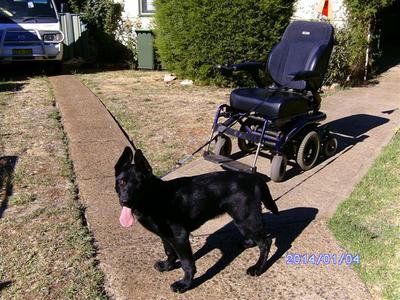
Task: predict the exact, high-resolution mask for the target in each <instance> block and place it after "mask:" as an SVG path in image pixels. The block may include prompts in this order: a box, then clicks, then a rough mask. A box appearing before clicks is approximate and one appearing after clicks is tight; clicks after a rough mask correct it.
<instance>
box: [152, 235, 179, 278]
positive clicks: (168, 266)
mask: <svg viewBox="0 0 400 300" xmlns="http://www.w3.org/2000/svg"><path fill="white" fill-rule="evenodd" d="M162 243H163V245H164V251H165V254H166V255H167V260H159V261H157V262H156V263H155V264H154V268H155V269H156V270H158V271H160V272H165V271H171V270H174V269H176V268H177V267H178V264H177V262H176V260H177V259H178V255H177V254H176V252H175V250H174V248H173V247H172V246H171V245H170V244H169V242H167V241H166V240H162Z"/></svg>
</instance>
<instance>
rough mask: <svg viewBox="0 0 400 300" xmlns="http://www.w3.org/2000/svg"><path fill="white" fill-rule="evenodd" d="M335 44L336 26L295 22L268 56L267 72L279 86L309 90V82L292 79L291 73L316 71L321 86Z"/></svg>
mask: <svg viewBox="0 0 400 300" xmlns="http://www.w3.org/2000/svg"><path fill="white" fill-rule="evenodd" d="M332 47H333V27H332V25H330V24H328V23H323V22H309V21H293V22H292V23H291V24H289V26H288V27H287V28H286V30H285V33H284V34H283V37H282V39H281V41H280V42H279V43H278V44H277V45H276V46H275V47H274V48H273V49H272V51H271V53H270V54H269V57H268V64H267V67H268V72H269V74H270V75H271V77H272V79H273V80H274V82H275V83H276V84H277V85H278V86H285V87H288V88H292V89H296V90H309V87H308V86H307V84H306V82H305V81H303V80H300V81H291V79H290V78H289V77H290V76H289V75H290V74H293V73H296V72H300V71H317V72H318V73H320V74H321V79H320V80H319V86H318V88H319V87H321V85H322V80H323V77H324V75H325V73H326V69H327V67H328V62H329V58H330V55H331V52H332Z"/></svg>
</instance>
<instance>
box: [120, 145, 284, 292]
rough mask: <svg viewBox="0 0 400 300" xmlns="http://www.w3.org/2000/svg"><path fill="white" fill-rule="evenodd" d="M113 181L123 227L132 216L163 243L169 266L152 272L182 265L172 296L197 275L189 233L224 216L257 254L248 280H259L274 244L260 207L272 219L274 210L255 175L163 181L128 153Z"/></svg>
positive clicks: (141, 158) (217, 174) (138, 155)
mask: <svg viewBox="0 0 400 300" xmlns="http://www.w3.org/2000/svg"><path fill="white" fill-rule="evenodd" d="M132 160H133V161H134V164H132ZM115 179H116V182H115V189H116V191H117V193H118V196H119V201H120V204H121V206H122V213H121V217H120V222H121V225H122V226H124V227H129V226H131V225H132V224H133V222H134V216H135V217H136V218H137V219H138V221H139V222H140V223H141V224H142V225H143V226H144V227H145V228H147V229H148V230H150V231H152V232H153V233H155V234H157V235H158V236H159V237H160V238H161V240H162V242H163V245H164V249H165V253H166V255H167V260H165V261H158V262H157V263H156V264H155V265H154V267H155V268H156V269H157V270H158V271H160V272H163V271H169V270H172V269H174V268H175V267H176V265H177V259H179V260H180V262H181V266H182V269H183V270H184V272H185V275H184V277H183V279H182V280H179V281H177V282H175V283H173V284H172V285H171V289H172V290H173V291H174V292H178V293H183V292H185V291H187V290H188V289H189V288H190V287H191V285H192V280H193V277H194V274H195V273H196V266H195V262H194V259H193V254H192V249H191V246H190V242H189V234H190V232H191V231H193V230H195V229H197V228H199V227H200V226H201V225H202V224H204V223H205V222H206V221H208V220H210V219H212V218H214V217H216V216H218V215H221V214H223V213H225V212H226V213H228V214H229V215H230V216H231V217H232V218H233V220H234V222H235V224H236V226H237V227H238V229H239V231H240V232H241V233H242V234H243V236H244V237H245V243H244V245H245V247H246V248H247V247H251V246H254V245H255V244H256V245H257V246H258V247H259V248H260V257H259V259H258V261H257V263H256V264H255V265H254V266H251V267H250V268H248V269H247V274H249V275H251V276H259V275H261V274H262V273H263V272H264V271H265V268H266V263H267V258H268V253H269V250H270V247H271V244H272V240H271V239H270V238H269V237H267V235H266V234H265V233H264V230H263V222H262V215H261V202H262V203H264V205H265V206H266V207H267V208H268V209H269V210H271V211H272V212H273V213H275V214H277V213H278V208H277V206H276V204H275V202H274V201H273V199H272V197H271V194H270V192H269V189H268V187H267V185H266V184H265V182H263V180H262V179H261V178H259V177H258V176H257V175H251V174H247V173H238V172H215V173H210V174H205V175H200V176H194V177H183V178H178V179H174V180H170V181H163V180H161V179H159V178H157V177H156V176H154V175H153V174H152V169H151V167H150V165H149V163H148V162H147V160H146V158H145V157H144V156H143V154H142V152H141V151H140V150H136V152H135V154H133V152H132V150H131V148H129V147H126V148H125V150H124V152H123V153H122V155H121V157H120V158H119V160H118V162H117V164H116V165H115Z"/></svg>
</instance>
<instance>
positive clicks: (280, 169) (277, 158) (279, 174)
mask: <svg viewBox="0 0 400 300" xmlns="http://www.w3.org/2000/svg"><path fill="white" fill-rule="evenodd" d="M286 166H287V158H286V155H274V156H273V157H272V163H271V176H270V178H271V180H272V181H275V182H281V181H282V180H283V178H284V177H285V174H286Z"/></svg>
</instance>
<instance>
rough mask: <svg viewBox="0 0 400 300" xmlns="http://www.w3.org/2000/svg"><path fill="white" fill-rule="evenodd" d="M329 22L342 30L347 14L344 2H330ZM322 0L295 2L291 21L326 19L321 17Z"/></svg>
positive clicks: (340, 0)
mask: <svg viewBox="0 0 400 300" xmlns="http://www.w3.org/2000/svg"><path fill="white" fill-rule="evenodd" d="M329 2H330V9H331V15H330V21H331V22H332V23H333V25H334V26H335V27H336V28H343V27H344V26H345V25H346V23H347V18H348V13H347V9H346V5H345V4H344V0H330V1H329ZM324 3H325V1H324V0H297V1H296V4H295V7H294V10H295V12H294V14H293V19H295V20H320V19H321V18H326V17H325V16H323V15H322V7H323V5H324Z"/></svg>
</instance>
